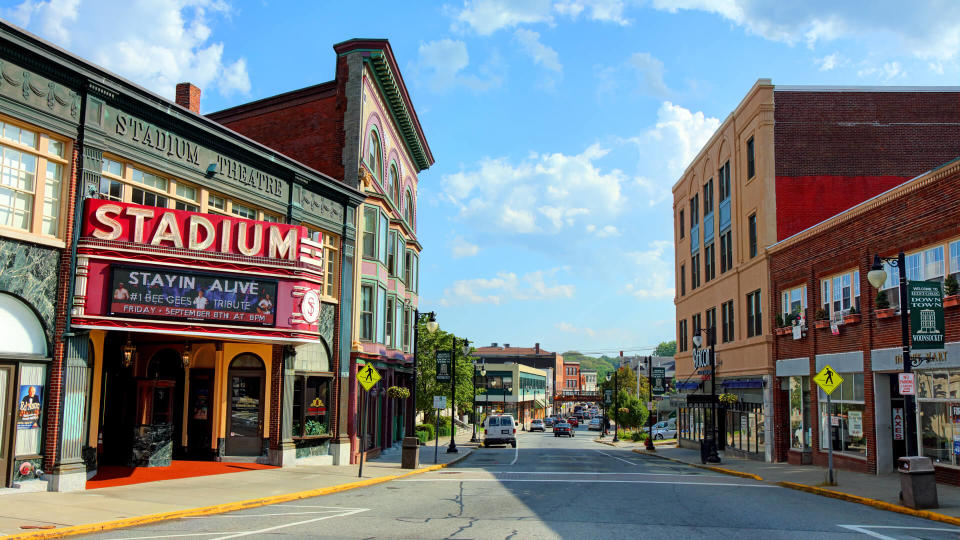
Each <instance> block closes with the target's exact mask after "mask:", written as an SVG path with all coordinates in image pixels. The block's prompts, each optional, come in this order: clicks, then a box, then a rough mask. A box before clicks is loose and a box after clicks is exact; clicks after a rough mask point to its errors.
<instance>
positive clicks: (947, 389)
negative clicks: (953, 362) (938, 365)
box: [916, 370, 960, 465]
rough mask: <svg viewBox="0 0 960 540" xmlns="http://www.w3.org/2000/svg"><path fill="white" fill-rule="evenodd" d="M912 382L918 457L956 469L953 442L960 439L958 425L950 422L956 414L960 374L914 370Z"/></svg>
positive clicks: (959, 459)
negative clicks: (915, 388)
mask: <svg viewBox="0 0 960 540" xmlns="http://www.w3.org/2000/svg"><path fill="white" fill-rule="evenodd" d="M916 378H917V411H918V413H919V419H918V422H917V431H918V432H919V433H918V434H919V438H920V455H922V456H927V457H929V458H931V459H933V461H934V463H944V464H950V465H958V464H960V456H958V455H956V454H954V452H953V441H955V440H957V439H960V424H957V423H955V422H954V420H955V419H956V417H957V415H958V414H960V405H958V403H957V400H958V399H960V372H958V371H956V370H936V371H932V370H922V371H919V370H918V371H917V372H916Z"/></svg>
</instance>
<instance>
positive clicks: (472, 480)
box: [396, 478, 780, 488]
mask: <svg viewBox="0 0 960 540" xmlns="http://www.w3.org/2000/svg"><path fill="white" fill-rule="evenodd" d="M585 481H587V480H570V479H559V478H558V479H553V478H544V479H539V478H416V479H413V478H410V479H400V480H396V482H553V483H565V484H583V482H585ZM589 482H593V483H601V484H671V485H678V486H734V487H753V488H780V486H775V485H771V484H734V483H732V482H669V481H665V480H589Z"/></svg>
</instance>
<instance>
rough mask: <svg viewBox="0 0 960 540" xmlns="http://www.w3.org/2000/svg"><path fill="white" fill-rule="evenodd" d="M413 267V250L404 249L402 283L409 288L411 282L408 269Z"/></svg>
mask: <svg viewBox="0 0 960 540" xmlns="http://www.w3.org/2000/svg"><path fill="white" fill-rule="evenodd" d="M412 267H413V252H412V251H410V250H409V249H408V250H406V252H405V253H404V256H403V283H404V285H406V286H407V289H409V288H410V287H411V286H412V285H413V284H412V283H410V270H411V269H412Z"/></svg>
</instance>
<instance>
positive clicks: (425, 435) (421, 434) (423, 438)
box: [416, 429, 432, 444]
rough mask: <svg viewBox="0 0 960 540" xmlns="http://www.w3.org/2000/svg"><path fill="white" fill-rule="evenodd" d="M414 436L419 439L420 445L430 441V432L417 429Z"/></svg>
mask: <svg viewBox="0 0 960 540" xmlns="http://www.w3.org/2000/svg"><path fill="white" fill-rule="evenodd" d="M416 434H417V438H418V439H420V444H426V442H427V441H429V440H431V439H432V437H431V436H430V432H429V431H427V430H425V429H418V430H417V431H416Z"/></svg>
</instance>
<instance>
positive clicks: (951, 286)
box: [943, 274, 960, 296]
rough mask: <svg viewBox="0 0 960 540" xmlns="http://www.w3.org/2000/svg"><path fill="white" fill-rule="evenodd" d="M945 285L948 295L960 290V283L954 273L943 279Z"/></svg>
mask: <svg viewBox="0 0 960 540" xmlns="http://www.w3.org/2000/svg"><path fill="white" fill-rule="evenodd" d="M943 286H944V288H945V289H946V293H947V296H953V295H955V294H957V291H958V290H960V283H957V277H956V276H954V275H953V274H950V275H949V276H947V279H945V280H943Z"/></svg>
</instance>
